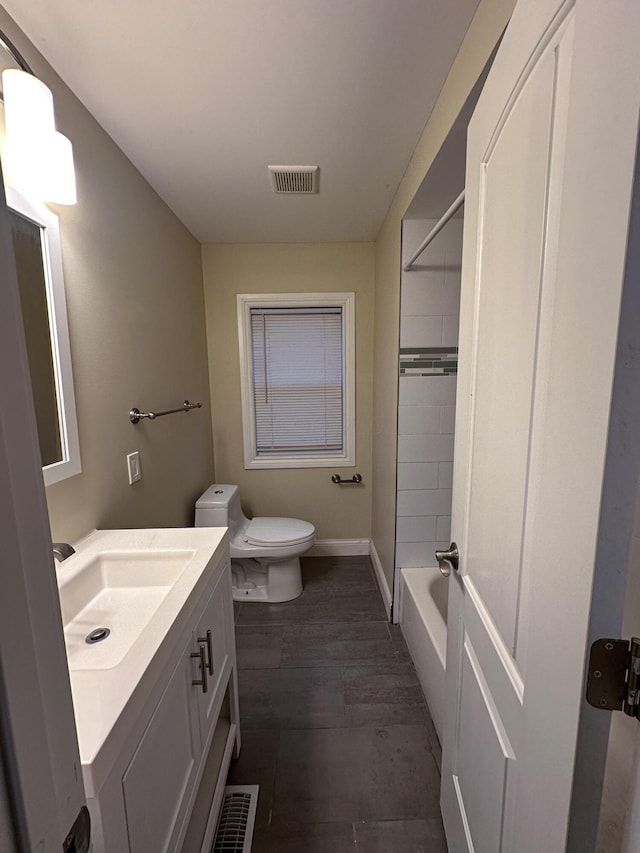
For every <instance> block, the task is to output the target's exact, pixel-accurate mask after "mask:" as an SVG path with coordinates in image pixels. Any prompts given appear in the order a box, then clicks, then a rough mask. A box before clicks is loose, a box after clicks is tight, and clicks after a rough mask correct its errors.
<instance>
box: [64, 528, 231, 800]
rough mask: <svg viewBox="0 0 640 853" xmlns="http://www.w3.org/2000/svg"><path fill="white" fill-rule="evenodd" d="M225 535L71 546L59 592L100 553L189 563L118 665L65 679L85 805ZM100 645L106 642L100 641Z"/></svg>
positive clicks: (212, 531)
mask: <svg viewBox="0 0 640 853" xmlns="http://www.w3.org/2000/svg"><path fill="white" fill-rule="evenodd" d="M226 532H227V528H226V527H193V528H164V529H157V530H97V531H94V532H93V533H91V534H89V536H87V537H85V538H84V539H82V540H80V541H79V542H77V543H74V547H75V549H76V552H77V553H76V554H74V555H73V556H71V557H69V558H68V559H66V560H64V561H63V562H62V563H60V564H59V565H58V584H59V586H62V585H63V584H64V583H65V580H68V579H69V578H70V577H71V576H72V575H73V574H76V573H77V572H79V571H81V569H82V567H83V566H84V565H86V564H87V562H89V561H90V560H92V559H95V557H96V556H97V555H98V554H100V553H101V552H105V551H109V550H135V549H150V550H153V549H154V548H157V549H185V550H192V551H193V556H191V558H190V559H189V562H188V564H187V567H186V568H185V570H184V571H183V572H182V574H181V575H180V577H179V578H178V579H177V580H176V582H175V584H174V585H173V587H172V588H171V591H170V592H169V593H168V595H167V596H166V598H165V599H164V600H163V601H162V603H161V604H160V606H159V607H158V609H157V610H156V612H155V613H154V614H153V616H152V617H151V619H150V621H149V623H148V625H147V626H146V627H145V629H144V632H143V633H142V634H141V635H140V637H139V638H138V640H137V641H136V642H135V643H134V645H133V646H132V647H131V649H130V650H129V651H128V652H127V653H126V654H125V656H124V657H123V658H122V660H120V661H119V662H118V663H117V665H115V666H113V667H111V668H102V669H74V670H72V671H71V672H70V677H71V691H72V695H73V706H74V710H75V716H76V728H77V732H78V744H79V747H80V759H81V762H82V772H83V777H84V784H85V790H86V794H87V796H88V797H93V796H96V794H97V793H98V791H99V790H100V788H101V787H102V785H103V783H104V781H105V779H106V777H107V775H108V773H109V771H110V769H111V768H112V766H113V763H114V762H115V760H116V759H117V757H118V755H119V753H120V751H121V749H122V746H123V745H124V742H125V741H126V739H127V736H128V735H129V733H130V731H131V727H132V725H133V724H134V723H135V721H136V719H137V718H138V716H139V714H140V711H141V709H142V707H143V705H144V704H145V701H146V700H147V698H148V697H149V695H150V694H151V693H152V692H153V689H154V686H156V685H157V684H158V678H159V676H160V674H161V673H162V672H163V670H164V669H165V668H166V666H167V664H169V663H170V662H171V659H172V658H173V655H174V654H175V643H177V642H178V641H179V640H180V638H181V635H182V633H183V629H184V628H185V627H186V626H187V625H188V623H189V620H190V618H191V616H192V614H193V612H194V610H195V609H196V607H197V605H198V603H199V601H200V598H201V593H202V591H203V589H204V587H205V586H206V585H207V581H208V580H209V578H210V577H211V572H212V570H213V568H214V566H215V564H216V563H217V558H218V557H219V556H220V550H219V549H220V548H221V547H222V546H223V545H224V544H226V539H227V537H226V535H225V534H226ZM105 642H108V640H107V641H105Z"/></svg>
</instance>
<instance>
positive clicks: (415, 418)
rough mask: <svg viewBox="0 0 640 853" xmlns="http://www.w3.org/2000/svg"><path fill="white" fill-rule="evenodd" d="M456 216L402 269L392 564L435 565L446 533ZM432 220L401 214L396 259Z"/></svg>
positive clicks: (456, 299)
mask: <svg viewBox="0 0 640 853" xmlns="http://www.w3.org/2000/svg"><path fill="white" fill-rule="evenodd" d="M462 222H463V220H462V219H454V220H452V221H451V222H449V223H448V225H446V226H445V227H444V229H443V230H442V231H441V232H440V234H439V235H438V236H437V237H436V238H435V240H434V241H433V242H432V243H431V245H430V246H429V247H428V248H427V249H426V250H425V252H424V253H423V254H422V255H421V256H420V257H419V258H418V260H417V261H416V264H415V265H414V267H413V269H412V270H411V272H404V271H403V273H402V279H401V303H400V357H399V370H400V380H399V381H400V391H399V399H398V405H399V409H398V495H397V509H396V513H397V528H396V567H399V568H406V567H409V566H436V565H437V563H436V560H435V557H434V551H435V550H436V548H448V547H449V542H450V537H451V481H452V472H453V432H454V422H455V402H456V372H457V359H458V317H459V313H460V266H461V260H462ZM434 225H435V220H433V221H432V220H424V219H423V220H416V219H412V220H405V221H404V222H403V229H402V262H403V264H404V262H405V261H406V260H407V259H408V258H409V257H410V256H411V254H412V253H413V252H414V251H415V249H416V248H417V247H418V246H419V244H420V243H421V242H422V240H423V239H424V238H425V237H426V235H427V234H428V233H429V231H430V230H431V228H432V227H433V226H434Z"/></svg>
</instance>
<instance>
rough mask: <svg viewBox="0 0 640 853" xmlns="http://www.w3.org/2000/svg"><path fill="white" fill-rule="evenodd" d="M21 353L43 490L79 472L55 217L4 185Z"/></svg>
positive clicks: (74, 406) (62, 280) (58, 242)
mask: <svg viewBox="0 0 640 853" xmlns="http://www.w3.org/2000/svg"><path fill="white" fill-rule="evenodd" d="M6 195H7V207H8V208H9V217H10V221H11V234H12V238H13V247H14V253H15V259H16V270H17V274H18V286H19V290H20V302H21V305H22V315H23V322H24V328H25V337H26V341H27V355H28V358H29V370H30V373H31V384H32V389H33V397H34V402H35V409H36V421H37V424H38V438H39V441H40V454H41V457H42V470H43V475H44V482H45V485H46V486H49V485H51V484H52V483H57V482H59V481H60V480H64V479H66V478H67V477H72V476H73V475H74V474H79V473H80V471H81V466H80V448H79V444H78V424H77V419H76V405H75V395H74V391H73V376H72V373H71V352H70V348H69V329H68V326H67V309H66V302H65V295H64V279H63V274H62V255H61V251H60V229H59V226H58V217H57V216H56V215H55V214H54V213H52V212H51V211H50V210H48V208H46V207H44V206H41V205H37V204H34V203H33V202H31V201H30V200H28V199H26V198H25V197H24V196H22V195H20V194H19V193H17V192H15V190H12V189H11V188H9V187H7V189H6Z"/></svg>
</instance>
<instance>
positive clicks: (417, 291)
mask: <svg viewBox="0 0 640 853" xmlns="http://www.w3.org/2000/svg"><path fill="white" fill-rule="evenodd" d="M456 275H457V276H458V278H457V282H456V278H455V275H450V276H449V279H450V280H448V279H447V277H446V274H445V270H444V268H442V271H441V272H438V273H436V272H432V273H423V274H416V278H415V279H414V278H411V279H409V280H408V281H406V282H404V283H403V285H402V299H401V303H400V304H401V317H402V318H403V319H402V322H403V323H404V318H406V317H410V316H429V317H434V316H442V315H444V314H459V313H460V274H459V273H456Z"/></svg>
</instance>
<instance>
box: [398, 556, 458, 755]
mask: <svg viewBox="0 0 640 853" xmlns="http://www.w3.org/2000/svg"><path fill="white" fill-rule="evenodd" d="M448 594H449V581H448V580H447V578H445V577H443V576H442V575H441V574H440V570H439V569H437V568H435V569H434V568H419V569H413V568H412V569H401V570H400V627H401V628H402V633H403V635H404V638H405V640H406V642H407V646H408V647H409V651H410V652H411V657H412V658H413V663H414V665H415V668H416V672H417V675H418V678H419V680H420V684H421V685H422V689H423V691H424V695H425V697H426V700H427V704H428V706H429V710H430V711H431V716H432V718H433V724H434V726H435V728H436V731H437V733H438V737H439V738H440V742H442V732H443V725H444V690H445V688H444V680H445V666H446V659H447V598H448Z"/></svg>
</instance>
